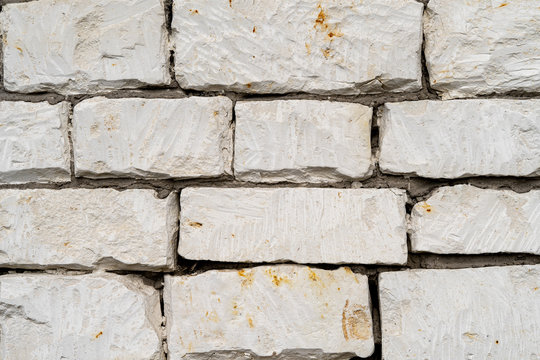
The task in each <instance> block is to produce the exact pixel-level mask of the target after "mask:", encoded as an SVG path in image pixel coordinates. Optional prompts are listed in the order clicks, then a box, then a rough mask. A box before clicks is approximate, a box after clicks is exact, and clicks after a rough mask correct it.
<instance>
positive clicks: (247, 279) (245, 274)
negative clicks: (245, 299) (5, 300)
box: [237, 269, 253, 287]
mask: <svg viewBox="0 0 540 360" xmlns="http://www.w3.org/2000/svg"><path fill="white" fill-rule="evenodd" d="M237 274H238V276H240V277H242V278H243V280H242V287H247V286H250V285H251V284H253V273H252V272H251V271H246V270H244V269H242V270H238V271H237Z"/></svg>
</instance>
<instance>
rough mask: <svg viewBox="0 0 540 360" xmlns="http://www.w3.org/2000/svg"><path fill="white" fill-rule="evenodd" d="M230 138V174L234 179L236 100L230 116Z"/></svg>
mask: <svg viewBox="0 0 540 360" xmlns="http://www.w3.org/2000/svg"><path fill="white" fill-rule="evenodd" d="M230 126H231V129H232V132H231V137H232V149H231V152H232V154H231V169H230V170H231V174H232V177H233V178H234V168H235V166H234V158H235V156H236V100H233V108H232V116H231V125H230Z"/></svg>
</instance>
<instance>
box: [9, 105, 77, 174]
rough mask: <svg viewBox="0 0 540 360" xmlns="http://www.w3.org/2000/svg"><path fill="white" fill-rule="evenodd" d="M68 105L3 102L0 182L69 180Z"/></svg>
mask: <svg viewBox="0 0 540 360" xmlns="http://www.w3.org/2000/svg"><path fill="white" fill-rule="evenodd" d="M68 116H69V104H68V103H66V102H62V103H59V104H56V105H50V104H49V103H47V102H41V103H29V102H24V101H0V148H1V149H2V150H1V151H0V157H1V160H2V161H0V182H1V183H10V184H20V183H26V182H41V183H44V182H45V183H46V182H67V181H69V180H70V164H69V163H70V155H69V140H68V137H67V136H68V134H67V132H68V130H67V126H68Z"/></svg>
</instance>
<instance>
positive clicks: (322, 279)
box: [163, 265, 374, 360]
mask: <svg viewBox="0 0 540 360" xmlns="http://www.w3.org/2000/svg"><path fill="white" fill-rule="evenodd" d="M163 300H164V303H165V315H166V318H167V339H168V340H167V344H168V349H169V359H170V360H177V359H191V360H198V359H201V360H202V359H208V357H209V356H210V355H211V356H216V358H218V359H262V358H263V357H264V359H266V357H265V356H272V359H283V360H284V359H308V358H309V359H332V360H337V359H343V360H345V359H347V360H348V359H350V358H351V357H352V356H354V355H358V356H362V357H367V356H369V355H371V353H372V352H373V349H374V344H373V333H372V320H371V309H370V298H369V288H368V281H367V277H366V276H365V275H360V274H354V273H352V271H351V270H349V269H348V268H340V269H338V270H335V271H327V270H320V269H310V268H309V267H305V266H295V265H281V266H264V267H255V268H251V269H243V270H238V271H234V270H221V271H216V270H213V271H208V272H205V273H203V274H200V275H196V276H169V275H166V276H165V288H164V294H163Z"/></svg>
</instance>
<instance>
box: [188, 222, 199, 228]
mask: <svg viewBox="0 0 540 360" xmlns="http://www.w3.org/2000/svg"><path fill="white" fill-rule="evenodd" d="M188 225H189V226H191V227H194V228H200V227H202V226H203V224H201V223H200V222H197V221H190V222H189V223H188Z"/></svg>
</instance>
